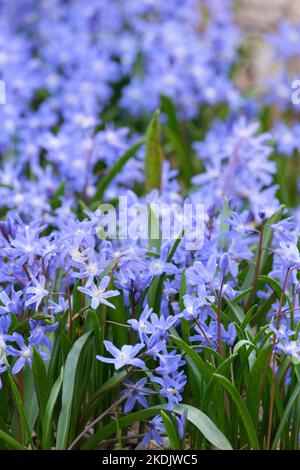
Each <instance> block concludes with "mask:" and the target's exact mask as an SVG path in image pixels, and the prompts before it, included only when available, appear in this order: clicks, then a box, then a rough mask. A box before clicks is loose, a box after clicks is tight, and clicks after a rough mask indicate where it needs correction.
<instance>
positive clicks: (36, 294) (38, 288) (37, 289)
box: [25, 276, 49, 310]
mask: <svg viewBox="0 0 300 470" xmlns="http://www.w3.org/2000/svg"><path fill="white" fill-rule="evenodd" d="M32 284H34V286H30V287H27V289H26V294H27V295H28V294H33V295H32V296H30V297H29V299H28V300H26V302H25V306H26V307H29V306H30V305H32V304H35V309H36V310H38V308H39V305H40V303H41V301H42V300H43V299H44V297H47V296H48V295H49V292H48V291H47V290H46V289H45V284H46V279H45V277H44V276H41V278H40V280H39V281H38V280H37V279H32Z"/></svg>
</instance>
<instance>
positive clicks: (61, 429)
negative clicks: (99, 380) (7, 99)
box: [56, 331, 92, 449]
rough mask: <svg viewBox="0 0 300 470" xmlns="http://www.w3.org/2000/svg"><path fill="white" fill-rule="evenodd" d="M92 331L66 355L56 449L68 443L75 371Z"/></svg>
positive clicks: (81, 338)
mask: <svg viewBox="0 0 300 470" xmlns="http://www.w3.org/2000/svg"><path fill="white" fill-rule="evenodd" d="M91 334H92V331H89V332H88V333H85V334H84V335H82V336H81V337H80V338H79V339H78V340H77V341H76V342H75V343H74V344H73V346H72V349H71V351H70V352H69V354H68V357H67V361H66V365H65V369H64V374H63V384H62V409H61V412H60V416H59V420H58V427H57V437H56V448H57V449H66V447H67V445H68V441H69V429H70V425H71V418H72V407H73V402H74V400H75V393H76V389H75V382H76V376H77V370H78V368H79V366H80V362H81V361H82V359H83V357H84V351H85V348H86V346H87V344H88V342H89V339H90V338H91Z"/></svg>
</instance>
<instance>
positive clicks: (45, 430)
mask: <svg viewBox="0 0 300 470" xmlns="http://www.w3.org/2000/svg"><path fill="white" fill-rule="evenodd" d="M62 380H63V368H61V372H60V375H59V377H58V379H57V381H56V382H55V383H54V385H53V387H52V390H51V392H50V396H49V399H48V402H47V405H46V409H45V415H44V419H43V424H42V436H43V438H42V449H43V450H45V449H50V447H51V442H52V421H53V413H54V408H55V405H56V403H57V399H58V397H59V393H60V390H61V385H62Z"/></svg>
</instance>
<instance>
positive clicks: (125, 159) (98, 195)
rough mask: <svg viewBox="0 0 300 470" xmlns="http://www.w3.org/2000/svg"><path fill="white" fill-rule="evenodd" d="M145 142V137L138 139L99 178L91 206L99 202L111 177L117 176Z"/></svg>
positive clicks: (111, 179)
mask: <svg viewBox="0 0 300 470" xmlns="http://www.w3.org/2000/svg"><path fill="white" fill-rule="evenodd" d="M144 144H145V139H141V140H138V141H137V142H136V143H135V144H133V145H132V147H130V149H129V150H127V151H126V152H125V153H124V155H122V157H121V158H120V159H119V160H118V161H117V162H116V163H115V165H113V166H112V167H111V168H110V169H109V170H108V172H107V173H106V175H105V176H103V177H102V178H101V180H100V183H99V184H98V189H97V192H96V195H95V197H94V201H95V202H94V204H93V206H95V207H96V205H97V204H100V203H101V201H102V199H103V195H104V193H105V190H106V188H107V187H108V186H109V184H110V183H111V182H112V181H113V179H114V178H115V177H116V176H117V174H118V173H120V171H121V170H122V168H123V167H124V165H125V164H126V163H127V162H128V160H130V158H132V157H133V156H134V155H135V154H136V153H137V151H138V150H139V149H140V148H141V147H142V146H143V145H144Z"/></svg>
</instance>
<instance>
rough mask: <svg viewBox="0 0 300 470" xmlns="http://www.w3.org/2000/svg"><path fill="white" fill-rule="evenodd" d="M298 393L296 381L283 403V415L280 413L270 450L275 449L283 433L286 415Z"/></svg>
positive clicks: (299, 388)
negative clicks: (284, 403) (287, 398)
mask: <svg viewBox="0 0 300 470" xmlns="http://www.w3.org/2000/svg"><path fill="white" fill-rule="evenodd" d="M299 393H300V382H298V383H297V384H296V386H295V388H294V390H293V391H292V393H291V396H290V398H289V400H288V402H287V404H286V405H285V407H284V412H283V415H282V418H281V420H280V424H279V426H278V428H277V432H276V435H275V437H274V441H273V444H272V450H276V449H277V445H278V442H279V439H280V437H281V434H282V433H283V431H284V427H285V425H286V423H287V420H288V417H289V414H290V412H291V409H292V406H293V404H294V402H295V400H296V399H297V397H298V395H299Z"/></svg>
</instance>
